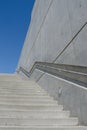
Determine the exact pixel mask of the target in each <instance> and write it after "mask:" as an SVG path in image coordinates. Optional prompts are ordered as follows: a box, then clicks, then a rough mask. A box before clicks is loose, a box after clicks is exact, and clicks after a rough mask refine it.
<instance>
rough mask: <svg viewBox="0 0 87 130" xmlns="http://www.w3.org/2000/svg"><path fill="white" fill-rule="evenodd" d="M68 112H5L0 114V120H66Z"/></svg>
mask: <svg viewBox="0 0 87 130" xmlns="http://www.w3.org/2000/svg"><path fill="white" fill-rule="evenodd" d="M69 115H70V113H69V112H63V111H60V112H55V111H53V112H44V111H42V112H34V111H32V112H29V111H28V112H20V111H19V112H17V111H16V112H7V111H3V112H2V111H1V112H0V118H1V117H2V118H34V117H35V118H51V119H52V118H65V117H66V118H67V117H69Z"/></svg>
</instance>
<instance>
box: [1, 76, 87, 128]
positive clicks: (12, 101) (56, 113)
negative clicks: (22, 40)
mask: <svg viewBox="0 0 87 130" xmlns="http://www.w3.org/2000/svg"><path fill="white" fill-rule="evenodd" d="M0 130H87V127H85V126H79V124H78V119H77V118H76V117H70V112H69V111H64V110H63V106H62V105H59V104H58V102H57V101H54V100H53V98H52V97H50V96H49V95H48V94H47V93H46V92H45V91H44V90H42V89H41V88H40V87H39V86H38V85H37V84H36V83H35V82H32V81H24V80H22V79H21V78H20V77H18V76H17V75H16V74H14V75H7V74H1V75H0Z"/></svg>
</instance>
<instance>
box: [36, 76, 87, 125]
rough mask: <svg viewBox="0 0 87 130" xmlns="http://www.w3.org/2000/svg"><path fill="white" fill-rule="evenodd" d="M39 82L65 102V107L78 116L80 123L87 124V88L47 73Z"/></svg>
mask: <svg viewBox="0 0 87 130" xmlns="http://www.w3.org/2000/svg"><path fill="white" fill-rule="evenodd" d="M38 84H40V85H41V86H42V88H44V89H45V90H46V91H47V92H48V93H49V94H50V96H52V97H53V98H54V99H55V100H58V102H59V103H60V104H63V105H64V109H66V110H71V111H70V112H71V115H73V116H77V117H78V118H79V122H80V124H83V125H86V124H87V112H86V110H87V88H84V87H82V86H80V85H76V84H74V83H72V82H68V81H66V80H64V79H61V78H57V77H55V76H52V75H49V74H45V75H44V76H43V77H42V78H41V79H40V80H39V81H38Z"/></svg>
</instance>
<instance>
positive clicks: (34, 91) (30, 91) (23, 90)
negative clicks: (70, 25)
mask: <svg viewBox="0 0 87 130" xmlns="http://www.w3.org/2000/svg"><path fill="white" fill-rule="evenodd" d="M18 91H21V92H28V93H47V92H45V91H43V90H38V89H37V90H35V89H26V90H25V89H18V88H17V89H14V88H11V89H10V88H0V92H18Z"/></svg>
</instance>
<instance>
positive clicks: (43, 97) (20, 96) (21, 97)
mask: <svg viewBox="0 0 87 130" xmlns="http://www.w3.org/2000/svg"><path fill="white" fill-rule="evenodd" d="M6 98H7V99H13V98H14V99H24V100H27V99H41V100H42V99H43V100H44V99H45V100H46V99H50V100H53V98H52V97H50V96H48V95H46V96H44V95H41V96H39V95H33V96H31V95H11V94H7V95H6V94H4V95H0V99H6Z"/></svg>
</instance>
